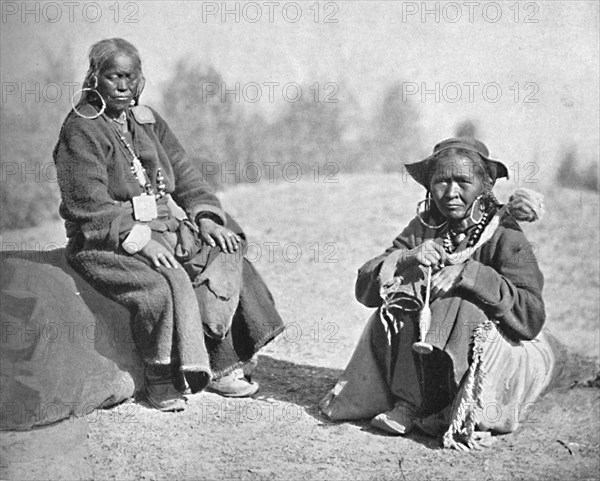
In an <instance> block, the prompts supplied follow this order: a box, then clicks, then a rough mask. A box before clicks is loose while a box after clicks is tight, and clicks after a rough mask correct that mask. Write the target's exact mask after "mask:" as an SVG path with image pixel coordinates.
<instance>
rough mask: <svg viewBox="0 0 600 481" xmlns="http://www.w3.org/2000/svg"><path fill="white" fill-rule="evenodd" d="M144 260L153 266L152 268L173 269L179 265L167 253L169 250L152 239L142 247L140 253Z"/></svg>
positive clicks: (171, 255)
mask: <svg viewBox="0 0 600 481" xmlns="http://www.w3.org/2000/svg"><path fill="white" fill-rule="evenodd" d="M140 254H142V255H143V256H144V257H145V258H146V259H148V260H149V261H150V262H152V263H153V264H154V267H157V268H158V267H160V266H164V267H166V268H167V269H170V268H171V267H172V268H174V269H178V268H179V263H178V262H177V260H176V259H175V257H174V256H173V254H171V252H169V250H168V249H167V248H166V247H165V246H163V245H162V244H161V243H160V242H158V241H155V240H154V239H150V241H149V242H148V243H147V244H146V245H145V246H144V248H143V249H142V250H141V251H140Z"/></svg>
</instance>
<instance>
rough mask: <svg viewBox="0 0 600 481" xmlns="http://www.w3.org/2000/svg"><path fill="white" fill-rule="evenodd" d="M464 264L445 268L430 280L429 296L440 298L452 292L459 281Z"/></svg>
mask: <svg viewBox="0 0 600 481" xmlns="http://www.w3.org/2000/svg"><path fill="white" fill-rule="evenodd" d="M464 268H465V265H464V264H456V265H451V266H446V267H444V268H443V269H441V270H440V271H438V272H436V273H435V274H434V275H433V277H432V278H431V296H432V297H442V296H444V295H446V294H447V293H449V292H450V291H452V290H453V289H454V288H455V287H456V286H457V285H458V283H459V281H460V275H461V274H462V271H463V269H464Z"/></svg>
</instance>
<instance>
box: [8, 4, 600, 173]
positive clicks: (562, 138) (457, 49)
mask: <svg viewBox="0 0 600 481" xmlns="http://www.w3.org/2000/svg"><path fill="white" fill-rule="evenodd" d="M24 4H25V5H26V6H27V7H28V8H29V10H30V11H29V13H24V12H23V9H22V5H23V2H7V1H3V2H2V3H1V5H2V25H1V50H2V51H1V54H2V55H1V66H2V72H1V74H2V83H3V98H2V102H3V103H4V102H9V103H10V102H12V101H14V98H18V94H19V93H18V92H17V93H16V94H11V95H7V88H9V89H10V88H12V87H11V86H13V85H14V84H15V83H16V84H17V85H21V83H22V82H29V83H30V82H32V79H31V72H32V71H33V70H35V68H36V66H38V65H44V55H45V53H44V49H43V48H42V47H48V48H50V49H57V50H60V49H61V48H63V46H64V45H66V44H67V43H69V44H70V45H71V48H72V53H73V57H74V61H75V62H76V65H75V66H74V67H75V68H76V71H77V72H78V74H77V76H76V78H69V79H56V82H57V83H59V84H63V83H64V82H73V81H76V82H81V80H82V78H83V74H84V72H85V70H86V55H87V51H88V49H89V47H90V45H91V44H92V43H93V42H95V41H97V40H100V39H102V38H106V37H113V36H120V37H125V38H127V39H128V40H130V41H131V42H133V43H134V44H135V45H136V46H137V47H138V48H139V50H140V52H141V54H142V58H143V62H144V73H145V75H146V77H147V79H148V83H147V88H146V91H145V93H144V97H143V99H142V100H143V101H144V102H145V103H148V104H150V105H157V104H159V101H160V93H161V89H162V88H163V86H164V83H165V82H166V81H167V80H168V79H169V78H170V77H171V76H172V74H173V66H174V64H175V62H176V61H177V60H179V59H180V58H183V57H187V58H190V59H193V60H197V61H200V62H202V63H205V64H207V63H210V64H212V65H213V66H214V67H215V68H216V69H217V70H218V71H219V72H221V73H222V75H223V77H224V79H225V81H226V83H227V87H228V88H232V89H233V88H234V87H235V83H236V82H239V83H240V88H243V87H245V86H246V87H247V88H248V90H246V91H245V92H246V94H247V96H248V97H251V98H255V97H256V95H257V91H256V89H253V88H250V86H249V85H248V84H249V83H251V82H256V83H258V84H259V85H261V86H262V88H263V91H262V97H261V100H260V101H258V102H257V103H251V102H246V104H247V106H246V108H248V109H250V110H251V109H266V110H267V111H271V110H273V109H277V108H278V107H280V106H281V105H284V102H285V101H284V100H283V98H284V97H283V95H284V92H283V89H282V87H283V85H285V84H289V83H294V82H295V83H298V84H301V85H304V86H305V87H304V88H303V90H302V93H303V95H314V93H313V92H310V91H309V90H308V88H307V87H306V85H314V84H315V83H318V84H319V86H320V88H321V89H323V88H324V86H325V84H326V83H328V82H333V83H335V84H339V85H340V91H339V92H338V93H337V94H335V96H336V97H337V98H340V99H342V100H341V101H343V93H344V92H343V91H344V90H345V89H348V90H349V91H351V92H352V93H353V94H354V95H355V96H356V97H357V98H358V99H359V101H360V103H361V105H362V107H363V108H364V109H365V110H366V111H367V110H368V111H370V110H371V109H370V108H371V107H372V106H373V105H374V103H376V102H380V101H381V93H382V88H383V86H384V85H387V84H388V83H390V82H392V81H403V82H405V84H404V91H405V93H406V98H411V99H412V100H413V101H414V102H416V103H417V104H418V105H419V106H420V107H421V109H422V127H423V130H424V132H425V136H426V141H427V143H428V144H431V145H433V144H434V143H436V142H437V141H439V140H441V139H443V138H445V137H448V136H450V135H451V134H452V132H453V127H454V126H455V125H456V123H457V122H459V121H461V120H463V119H465V118H476V119H478V120H479V121H480V122H481V130H482V137H483V140H485V141H487V143H488V145H489V146H490V147H491V150H492V151H493V153H495V154H496V155H497V156H499V157H501V158H503V159H505V160H506V161H507V163H509V164H510V163H511V162H512V161H526V160H529V159H531V158H532V156H533V155H538V159H539V160H540V163H541V166H542V170H543V162H544V160H545V159H549V160H552V159H553V158H554V157H556V152H557V151H558V149H559V148H560V147H561V145H564V144H565V143H568V142H576V143H577V144H578V146H579V148H580V151H581V153H582V154H583V155H584V156H585V157H587V158H588V159H589V160H596V161H597V159H598V149H599V147H598V145H599V130H600V122H599V113H598V112H599V93H598V91H599V88H598V85H599V46H598V42H599V30H598V23H599V15H598V14H599V5H600V3H599V2H597V1H589V2H588V1H581V2H578V1H542V2H519V3H517V2H515V1H507V2H481V1H474V2H467V1H465V2H426V3H423V2H404V1H383V2H381V1H338V2H320V3H316V2H315V1H304V2H286V1H278V2H226V3H225V4H224V3H223V2H200V1H185V2H175V1H173V2H159V1H143V2H120V3H116V2H114V1H111V2H97V3H94V2H25V3H24ZM223 5H226V7H227V8H228V10H229V12H230V13H228V14H227V15H225V16H223V8H222V7H223ZM425 10H427V11H428V12H429V13H426V12H425ZM259 13H260V14H261V17H260V19H258V15H259ZM424 13H425V15H423V14H424ZM117 14H118V15H117ZM300 14H301V17H299V18H298V16H299V15H300ZM317 14H318V17H317ZM70 17H71V18H70ZM326 20H329V21H337V22H336V23H329V22H326ZM265 82H274V83H278V84H279V86H277V85H275V84H271V85H273V87H272V89H273V93H274V96H275V102H274V103H270V102H269V98H268V97H269V95H268V93H269V91H268V87H267V86H265ZM342 82H343V83H342ZM26 85H29V84H26ZM7 86H8V87H7ZM329 88H330V90H329V92H330V93H331V92H332V89H333V87H331V86H330V87H329ZM423 88H425V89H427V90H429V91H430V92H431V93H429V94H427V95H426V97H425V98H422V97H421V93H422V90H423ZM436 90H437V93H438V98H436ZM66 91H67V90H66V88H65V92H66ZM290 92H291V93H290ZM287 93H288V95H289V96H291V95H292V94H293V93H294V91H293V90H292V91H288V92H287ZM325 93H327V91H323V90H322V94H325ZM460 95H462V99H461V100H458V97H459V96H460ZM526 100H527V101H526ZM26 101H32V100H28V99H26ZM241 101H242V102H244V98H243V97H242V98H241ZM48 108H53V104H52V103H48ZM54 108H56V106H54Z"/></svg>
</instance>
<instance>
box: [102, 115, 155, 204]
mask: <svg viewBox="0 0 600 481" xmlns="http://www.w3.org/2000/svg"><path fill="white" fill-rule="evenodd" d="M111 120H112V121H113V122H116V123H117V124H119V125H120V126H123V125H125V121H126V119H125V118H124V116H121V117H120V118H117V119H111ZM116 130H117V134H118V136H119V139H121V142H122V143H123V145H124V146H125V148H126V149H127V151H128V152H129V153H130V154H131V164H130V166H129V168H130V169H131V173H132V174H133V175H134V176H135V178H136V179H137V181H138V183H139V184H140V186H141V187H142V188H143V189H144V190H145V191H146V194H148V195H156V198H157V199H159V198H161V197H163V196H164V195H165V194H166V192H165V189H166V187H167V186H166V184H165V182H164V181H165V178H164V177H163V175H162V170H161V169H157V171H156V181H157V188H158V194H154V191H153V189H152V184H151V183H150V181H149V179H148V174H147V172H146V169H144V166H143V165H142V162H141V161H140V159H139V157H138V156H137V155H136V153H135V151H134V150H133V148H132V147H131V144H129V142H127V139H126V138H125V136H124V135H123V131H122V129H121V128H117V129H116Z"/></svg>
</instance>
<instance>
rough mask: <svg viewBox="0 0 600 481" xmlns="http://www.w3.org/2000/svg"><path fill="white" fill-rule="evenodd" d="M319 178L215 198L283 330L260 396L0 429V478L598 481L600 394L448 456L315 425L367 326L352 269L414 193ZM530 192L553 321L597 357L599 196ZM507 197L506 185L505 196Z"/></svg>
mask: <svg viewBox="0 0 600 481" xmlns="http://www.w3.org/2000/svg"><path fill="white" fill-rule="evenodd" d="M313 180H315V179H311V180H310V181H309V180H304V181H301V182H299V183H296V184H291V183H281V184H268V183H267V184H260V185H258V186H253V185H243V186H237V187H235V188H232V189H231V190H228V191H226V192H225V193H224V194H223V195H222V199H223V203H224V205H225V207H226V208H227V209H228V210H229V211H230V212H231V214H232V215H233V216H234V217H236V218H237V219H238V220H239V221H240V223H241V224H242V225H243V226H244V227H245V229H246V231H247V233H248V235H249V237H250V239H251V242H252V245H251V250H250V254H249V255H251V256H252V259H253V261H254V262H255V263H256V266H257V268H258V269H259V270H260V272H261V273H262V274H263V276H264V277H265V279H266V281H267V283H268V285H269V286H270V288H271V289H272V291H273V294H274V296H275V299H276V302H277V305H278V308H279V310H280V312H281V314H282V316H283V318H284V320H285V321H286V323H287V324H288V328H287V329H286V331H285V332H284V334H283V335H282V336H280V337H279V338H278V339H277V340H276V341H275V342H273V343H272V344H270V345H269V346H267V347H266V348H265V349H264V350H263V351H262V352H261V356H260V361H259V365H258V368H257V370H256V371H255V374H254V378H255V379H256V380H257V381H258V382H259V383H260V385H261V389H260V391H259V393H258V394H257V395H256V396H255V397H254V398H252V399H245V400H230V399H229V400H228V399H225V398H221V397H220V396H217V395H215V394H210V393H200V394H197V395H193V396H190V397H189V401H188V408H187V410H186V411H184V412H182V413H176V414H165V413H160V412H156V411H153V410H150V409H147V408H145V407H144V406H142V405H140V404H136V403H133V402H132V403H127V404H122V405H120V406H117V407H115V408H113V409H110V410H104V411H96V412H94V413H92V414H90V415H89V416H88V417H87V419H85V420H72V421H67V422H63V423H61V425H59V426H54V427H52V428H46V429H41V430H37V431H34V432H32V433H26V434H23V433H17V434H15V433H2V438H3V443H2V444H3V446H4V448H5V449H4V451H3V453H2V454H3V456H2V457H3V458H4V459H3V462H2V472H1V473H0V478H2V479H98V480H100V479H118V480H129V479H132V480H133V479H147V480H160V479H185V480H199V479H242V480H267V479H268V480H270V479H285V480H288V479H293V480H296V479H300V480H309V479H310V480H313V479H319V480H321V479H323V480H330V479H353V480H366V479H394V480H421V479H423V480H429V479H436V480H438V479H439V480H457V479H463V480H475V479H477V480H505V479H526V480H538V479H539V480H553V479H561V480H572V479H573V480H574V479H581V480H583V479H599V477H600V460H599V457H600V421H599V419H600V389H598V387H597V385H596V387H582V386H575V387H563V388H561V389H556V390H554V391H552V392H550V393H549V394H547V395H546V396H545V397H544V398H542V399H541V400H540V401H539V403H537V404H536V406H535V409H533V410H532V411H531V412H530V413H529V414H528V415H527V416H526V418H527V419H526V420H525V422H524V423H523V425H522V427H521V428H520V429H519V430H518V431H517V432H516V433H513V434H510V435H505V436H497V437H496V438H495V443H494V444H493V446H492V447H491V448H489V449H487V450H485V451H477V452H471V453H459V452H455V451H449V450H443V449H441V448H440V445H439V441H438V440H436V439H432V438H427V437H424V436H421V435H419V434H414V435H413V434H411V435H409V436H407V437H392V436H388V435H385V434H382V433H380V432H376V431H375V430H373V429H371V427H370V426H369V423H368V421H366V422H362V423H331V422H328V421H327V420H325V419H323V418H322V417H321V416H320V415H319V413H318V410H317V407H316V406H317V403H318V402H319V400H320V399H321V398H322V397H323V396H324V395H325V394H326V393H327V391H328V390H329V389H331V387H333V385H334V384H335V381H336V379H337V378H338V376H339V375H340V374H341V372H342V370H343V368H344V366H345V364H346V363H347V361H348V360H349V358H350V355H351V353H352V350H353V347H354V344H355V343H356V341H357V340H358V337H359V335H360V333H361V330H362V328H363V326H364V324H365V322H366V320H367V318H368V316H369V312H370V310H369V309H366V308H364V307H363V306H361V305H360V304H358V303H357V302H356V301H355V300H354V297H353V288H354V279H355V275H356V270H357V269H358V267H360V265H361V264H362V263H363V262H365V261H366V260H368V259H370V258H371V257H373V256H375V255H377V254H379V253H380V252H381V251H382V250H383V249H385V248H386V247H387V246H388V245H389V244H390V242H391V240H392V239H393V237H394V236H395V235H396V234H397V233H398V232H399V231H400V229H401V228H402V226H403V225H404V224H406V222H407V221H408V220H409V218H410V217H412V215H413V212H414V206H415V203H416V201H417V200H418V199H419V198H420V197H421V196H422V192H420V190H419V188H418V187H415V186H413V185H412V183H411V182H410V181H409V180H404V179H402V178H401V177H400V176H395V175H368V176H357V175H353V176H338V177H337V178H336V179H335V180H337V181H338V182H333V183H331V182H323V180H324V179H316V180H319V182H314V181H313ZM526 187H529V188H532V187H533V188H536V189H538V190H541V191H542V192H544V193H545V194H546V195H547V198H546V205H547V215H546V216H545V217H544V219H543V220H542V221H541V222H539V223H536V224H532V225H524V226H523V228H524V230H525V233H526V235H527V236H528V238H529V240H530V241H531V242H532V243H534V245H535V246H536V251H537V252H536V253H537V256H538V259H539V261H540V264H541V268H542V271H543V272H544V274H545V277H546V287H545V291H544V297H545V300H546V308H547V313H548V324H547V325H548V327H549V329H551V330H552V332H553V333H554V334H556V335H557V336H558V337H559V338H560V339H561V340H562V341H563V342H564V343H565V344H566V345H567V346H568V347H569V349H570V350H571V351H572V352H573V353H575V354H579V355H583V356H588V357H591V358H593V359H595V360H598V358H599V357H600V356H599V352H598V349H599V346H600V342H599V336H600V333H599V330H598V312H600V310H599V305H598V304H599V299H598V293H599V272H600V269H599V265H598V263H599V259H598V249H599V246H600V242H599V231H600V229H599V202H598V197H597V196H596V195H593V194H590V193H584V192H579V191H574V190H568V189H557V190H555V189H554V188H553V190H552V193H550V191H549V190H548V189H545V188H544V187H543V186H540V185H527V186H526ZM514 188H516V185H515V184H508V183H507V182H505V185H504V186H499V188H498V197H499V198H500V200H501V201H505V200H506V199H507V198H508V195H509V193H510V192H511V190H512V189H514ZM15 242H17V243H18V244H19V245H20V247H21V248H32V247H34V248H35V243H36V242H38V245H39V243H41V242H45V243H48V242H56V243H57V244H61V243H63V242H64V238H63V234H62V226H61V225H60V223H53V224H48V225H46V226H42V227H40V228H37V229H31V230H28V231H20V232H10V233H4V234H3V236H2V244H3V247H4V246H8V245H9V244H10V245H11V246H12V247H13V248H14V243H15ZM7 446H8V448H7ZM32 447H33V449H32ZM9 458H10V459H11V461H12V462H11V464H10V466H6V460H7V459H9Z"/></svg>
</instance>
